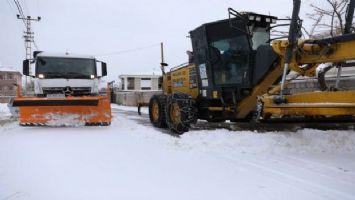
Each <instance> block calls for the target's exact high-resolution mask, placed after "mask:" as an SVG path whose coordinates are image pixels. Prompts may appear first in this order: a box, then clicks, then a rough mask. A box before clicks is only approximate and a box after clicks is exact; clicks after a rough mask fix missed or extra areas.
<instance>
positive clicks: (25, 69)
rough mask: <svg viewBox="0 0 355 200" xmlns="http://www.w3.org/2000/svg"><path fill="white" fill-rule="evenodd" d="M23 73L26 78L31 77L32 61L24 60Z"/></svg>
mask: <svg viewBox="0 0 355 200" xmlns="http://www.w3.org/2000/svg"><path fill="white" fill-rule="evenodd" d="M22 73H23V75H25V76H29V75H30V60H24V61H23V63H22Z"/></svg>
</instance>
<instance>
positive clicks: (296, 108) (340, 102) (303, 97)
mask: <svg viewBox="0 0 355 200" xmlns="http://www.w3.org/2000/svg"><path fill="white" fill-rule="evenodd" d="M273 98H275V97H274V96H270V97H265V98H264V99H263V102H264V108H263V114H264V116H268V115H271V116H276V117H279V116H284V115H291V116H327V117H331V116H344V115H351V116H354V115H355V91H336V92H310V93H300V94H293V95H286V96H285V99H286V100H287V103H282V104H276V103H274V100H273Z"/></svg>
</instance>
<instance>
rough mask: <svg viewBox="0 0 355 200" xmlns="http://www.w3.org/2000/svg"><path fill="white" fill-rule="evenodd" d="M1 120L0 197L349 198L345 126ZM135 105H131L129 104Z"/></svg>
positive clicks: (351, 173)
mask: <svg viewBox="0 0 355 200" xmlns="http://www.w3.org/2000/svg"><path fill="white" fill-rule="evenodd" d="M130 109H133V108H125V107H119V106H113V116H114V119H113V122H112V125H111V126H110V127H81V128H45V127H19V126H18V125H17V124H16V123H15V122H14V123H10V124H6V125H4V126H2V127H0V130H1V132H0V199H1V200H2V199H6V200H13V199H21V200H22V199H26V200H27V199H28V200H32V199H33V200H42V199H43V200H47V199H51V200H56V199H58V200H62V199H66V200H71V199H73V200H74V199H75V200H79V199H83V200H84V199H85V200H90V199H93V200H94V199H95V200H96V199H154V200H159V199H164V200H166V199H169V200H170V199H179V200H181V199H201V200H202V199H203V200H208V199H213V200H215V199H231V200H232V199H233V200H235V199H258V200H259V199H280V200H281V199H282V200H284V199H295V200H296V199H297V200H300V199H302V200H304V199H312V200H317V199H319V200H320V199H349V200H350V199H355V189H354V188H355V133H354V131H318V130H310V129H307V130H301V131H298V132H267V133H256V132H251V131H235V132H231V131H227V130H221V129H219V130H209V131H206V130H200V131H191V132H189V133H187V134H184V135H183V136H181V137H175V136H171V135H169V134H167V132H166V131H161V130H159V129H155V128H153V127H151V126H150V125H147V124H144V123H142V120H145V119H144V118H146V117H147V116H146V115H145V116H136V115H127V114H126V113H127V112H129V111H128V110H130ZM134 111H135V110H134Z"/></svg>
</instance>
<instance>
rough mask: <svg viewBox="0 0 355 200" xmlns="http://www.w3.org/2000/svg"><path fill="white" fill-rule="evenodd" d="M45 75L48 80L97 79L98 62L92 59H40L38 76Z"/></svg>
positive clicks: (37, 68)
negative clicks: (92, 77)
mask: <svg viewBox="0 0 355 200" xmlns="http://www.w3.org/2000/svg"><path fill="white" fill-rule="evenodd" d="M38 74H43V75H44V76H45V77H46V78H77V79H90V78H91V75H94V76H95V77H96V62H95V60H94V59H90V58H57V57H38V58H37V62H36V76H38Z"/></svg>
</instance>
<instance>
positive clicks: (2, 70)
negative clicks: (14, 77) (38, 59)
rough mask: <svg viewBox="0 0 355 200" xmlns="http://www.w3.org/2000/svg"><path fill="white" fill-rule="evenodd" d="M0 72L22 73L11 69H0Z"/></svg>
mask: <svg viewBox="0 0 355 200" xmlns="http://www.w3.org/2000/svg"><path fill="white" fill-rule="evenodd" d="M0 72H16V73H20V72H19V71H18V70H17V69H14V68H10V67H0Z"/></svg>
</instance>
